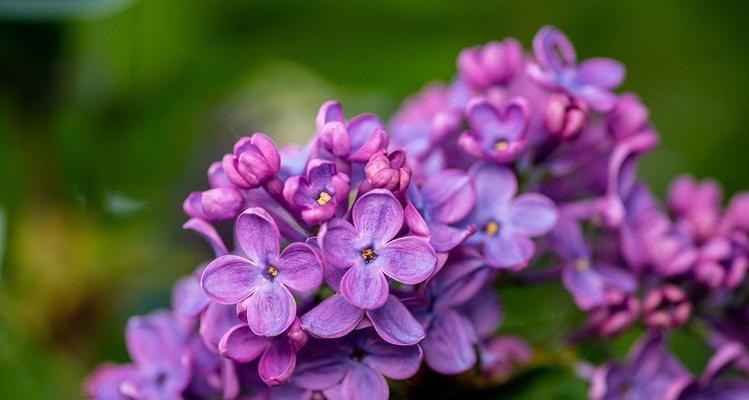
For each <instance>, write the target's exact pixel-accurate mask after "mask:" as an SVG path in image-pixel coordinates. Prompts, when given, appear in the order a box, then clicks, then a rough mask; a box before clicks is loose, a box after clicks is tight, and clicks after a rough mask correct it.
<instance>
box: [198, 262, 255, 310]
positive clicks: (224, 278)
mask: <svg viewBox="0 0 749 400" xmlns="http://www.w3.org/2000/svg"><path fill="white" fill-rule="evenodd" d="M261 273H262V271H261V270H260V268H259V267H258V266H257V265H254V264H252V263H250V261H249V260H247V259H246V258H243V257H239V256H221V257H219V258H217V259H215V260H213V261H211V263H210V264H208V266H207V267H206V268H205V271H204V272H203V276H202V278H201V280H200V285H201V286H202V287H203V290H204V291H205V293H206V294H207V295H208V297H210V298H211V299H212V300H213V301H216V302H218V303H221V304H235V303H239V302H240V301H242V300H243V299H245V298H247V296H249V295H250V294H252V292H253V291H254V290H255V286H256V285H258V283H259V282H260V281H261V280H262V279H263V278H262V275H261Z"/></svg>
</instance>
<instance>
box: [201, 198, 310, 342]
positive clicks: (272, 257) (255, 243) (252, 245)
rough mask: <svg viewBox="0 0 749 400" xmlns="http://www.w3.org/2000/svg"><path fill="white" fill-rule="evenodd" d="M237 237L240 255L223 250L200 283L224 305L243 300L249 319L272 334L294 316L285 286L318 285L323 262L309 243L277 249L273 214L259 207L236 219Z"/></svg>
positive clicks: (259, 329) (264, 333)
mask: <svg viewBox="0 0 749 400" xmlns="http://www.w3.org/2000/svg"><path fill="white" fill-rule="evenodd" d="M236 236H237V242H238V244H239V247H240V248H241V249H242V252H243V253H244V256H237V255H225V256H221V257H219V258H217V259H216V260H214V261H212V262H211V263H210V264H208V266H207V267H206V269H205V272H203V277H202V279H201V285H202V287H203V289H204V290H205V292H206V294H207V295H208V297H210V298H211V299H212V300H213V301H215V302H218V303H222V304H237V303H240V302H242V301H244V300H245V299H246V300H247V323H248V325H249V327H250V329H252V331H253V332H254V333H255V334H257V335H260V336H276V335H278V334H280V333H281V332H283V331H284V330H286V328H288V327H289V326H290V325H291V323H292V322H293V320H294V317H295V315H296V302H295V300H294V297H293V296H292V295H291V292H289V288H291V289H293V290H296V291H299V292H310V291H313V290H315V289H317V288H318V287H319V286H320V283H321V281H322V267H321V266H320V262H319V261H318V258H317V254H316V253H315V251H314V250H313V249H312V248H311V247H310V246H309V245H307V244H304V243H292V244H290V245H289V246H287V247H286V248H285V249H284V251H283V252H281V253H280V254H279V246H280V233H279V231H278V227H277V225H276V223H275V222H274V220H273V218H272V217H271V216H270V215H269V214H268V212H267V211H265V210H264V209H261V208H249V209H247V210H245V211H244V212H243V213H242V214H241V215H240V216H239V217H238V218H237V222H236Z"/></svg>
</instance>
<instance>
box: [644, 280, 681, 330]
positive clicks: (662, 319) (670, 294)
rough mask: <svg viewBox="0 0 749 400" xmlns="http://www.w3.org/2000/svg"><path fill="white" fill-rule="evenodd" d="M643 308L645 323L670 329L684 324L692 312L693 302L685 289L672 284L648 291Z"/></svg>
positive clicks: (652, 326)
mask: <svg viewBox="0 0 749 400" xmlns="http://www.w3.org/2000/svg"><path fill="white" fill-rule="evenodd" d="M642 308H643V314H644V316H645V324H647V325H648V326H649V327H651V328H661V329H670V328H676V327H679V326H682V325H684V324H685V323H686V322H687V320H688V319H689V316H690V315H691V314H692V304H691V303H690V302H689V300H688V299H687V296H686V294H685V293H684V291H683V290H681V288H679V287H678V286H674V285H671V284H666V285H663V286H661V287H659V288H656V289H653V290H651V291H650V292H648V294H647V295H646V296H645V300H644V302H643V304H642Z"/></svg>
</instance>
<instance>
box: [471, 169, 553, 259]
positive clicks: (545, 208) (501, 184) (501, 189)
mask: <svg viewBox="0 0 749 400" xmlns="http://www.w3.org/2000/svg"><path fill="white" fill-rule="evenodd" d="M471 175H472V176H473V178H474V182H475V184H476V193H477V195H478V196H477V200H476V207H475V208H474V211H473V213H472V214H471V216H469V217H468V221H469V222H471V223H473V224H475V225H476V227H477V230H476V233H475V234H474V235H473V236H471V238H469V242H470V243H480V244H482V245H483V254H484V257H485V259H486V262H487V263H488V264H489V265H491V266H493V267H496V268H524V267H525V266H526V265H527V264H528V261H529V260H530V259H531V257H532V256H533V254H534V252H535V248H536V246H535V244H534V243H533V241H532V240H531V239H530V238H531V237H534V236H541V235H544V234H546V233H548V232H549V231H551V229H552V228H554V225H555V224H556V222H557V218H558V211H557V208H556V206H555V205H554V203H553V202H552V201H551V200H549V199H548V198H547V197H546V196H543V195H540V194H537V193H524V194H522V195H520V196H518V197H517V198H514V196H515V193H516V192H517V180H516V178H515V174H514V173H513V172H512V171H511V170H509V169H507V168H503V167H499V166H495V165H491V164H479V165H477V166H476V167H474V169H473V170H472V171H471Z"/></svg>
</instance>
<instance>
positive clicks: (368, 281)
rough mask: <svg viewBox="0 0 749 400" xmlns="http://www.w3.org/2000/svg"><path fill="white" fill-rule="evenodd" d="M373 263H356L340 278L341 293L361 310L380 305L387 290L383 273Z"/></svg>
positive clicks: (384, 298) (383, 302)
mask: <svg viewBox="0 0 749 400" xmlns="http://www.w3.org/2000/svg"><path fill="white" fill-rule="evenodd" d="M382 263H384V260H383V262H382ZM374 264H375V263H372V264H364V263H361V264H356V265H354V266H353V267H351V268H349V269H348V271H346V273H345V274H344V275H343V278H342V279H341V295H343V297H344V298H345V299H346V300H347V301H348V302H349V303H351V304H352V305H354V306H356V307H359V308H361V309H363V310H372V309H375V308H378V307H381V306H382V305H383V304H385V300H387V296H388V292H389V288H388V282H387V279H385V275H383V274H382V272H381V271H380V269H379V268H377V267H376V266H375V265H374ZM380 264H381V263H380Z"/></svg>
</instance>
